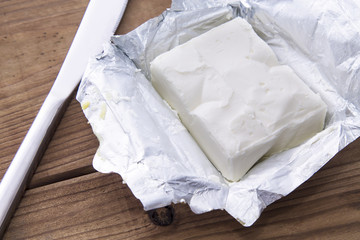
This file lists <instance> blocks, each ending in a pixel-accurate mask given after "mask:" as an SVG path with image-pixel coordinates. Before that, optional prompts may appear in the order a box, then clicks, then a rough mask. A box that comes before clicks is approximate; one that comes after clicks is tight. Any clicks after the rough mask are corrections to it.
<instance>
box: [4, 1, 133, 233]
mask: <svg viewBox="0 0 360 240" xmlns="http://www.w3.org/2000/svg"><path fill="white" fill-rule="evenodd" d="M127 2H128V0H91V1H90V2H89V4H88V6H87V8H86V11H85V14H84V16H83V19H82V20H81V23H80V25H79V28H78V30H77V32H76V34H75V37H74V40H73V42H72V44H71V46H70V49H69V51H68V53H67V55H66V58H65V60H64V63H63V65H62V66H61V69H60V71H59V73H58V76H57V77H56V79H55V82H54V84H53V86H52V88H51V90H50V92H49V94H48V96H47V97H46V99H45V101H44V103H43V105H42V106H41V108H40V110H39V112H38V114H37V116H36V118H35V119H34V121H33V123H32V125H31V127H30V129H29V131H28V133H27V134H26V136H25V138H24V140H23V142H22V143H21V145H20V147H19V149H18V151H17V153H16V154H15V156H14V158H13V160H12V162H11V164H10V166H9V168H8V169H7V171H6V173H5V175H4V177H3V179H2V181H1V183H0V203H1V204H0V238H1V237H2V236H3V234H4V232H5V229H6V227H7V225H8V223H9V221H10V219H11V216H12V214H13V212H14V211H15V208H16V206H17V205H18V202H19V201H20V199H21V196H22V194H23V192H24V190H25V187H26V184H27V180H28V178H29V177H31V176H32V172H33V170H34V169H35V167H36V166H37V163H38V160H39V158H40V156H41V155H42V153H43V151H44V149H46V145H47V144H46V143H47V142H48V140H49V138H50V137H51V135H52V133H53V132H54V128H55V127H56V125H57V124H56V122H58V120H59V119H60V118H61V117H62V113H63V112H64V108H66V102H67V101H68V99H69V98H70V96H71V94H72V92H73V91H74V90H75V88H76V86H77V85H78V83H79V81H80V79H81V77H82V75H83V73H84V71H85V68H86V65H87V62H88V59H89V58H90V57H92V56H95V55H97V54H99V53H101V50H102V44H103V43H105V42H106V41H109V40H110V37H111V36H112V35H113V34H114V32H115V31H116V29H117V27H118V25H119V23H120V20H121V18H122V16H123V14H124V11H125V8H126V5H127Z"/></svg>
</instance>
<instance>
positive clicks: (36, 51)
mask: <svg viewBox="0 0 360 240" xmlns="http://www.w3.org/2000/svg"><path fill="white" fill-rule="evenodd" d="M87 3H88V1H86V0H81V1H79V0H68V1H62V0H49V1H43V0H34V1H25V0H23V1H21V0H15V1H1V2H0V53H1V58H0V66H1V71H0V136H1V138H0V178H2V176H3V175H4V173H5V170H6V169H7V167H8V166H9V164H10V161H11V160H12V158H13V156H14V155H15V153H16V151H17V149H18V147H19V145H20V143H21V142H22V140H23V138H24V137H25V134H26V133H27V131H28V129H29V127H30V125H31V123H32V121H33V119H34V118H35V116H36V114H37V112H38V110H39V109H40V106H41V104H42V103H43V101H44V100H45V97H46V96H47V94H48V92H49V90H50V88H51V86H52V84H53V82H54V80H55V78H56V76H57V73H58V72H59V70H60V67H61V64H62V62H63V61H64V58H65V56H66V53H67V51H68V49H69V47H70V44H71V42H72V39H73V37H74V35H75V32H76V29H77V27H78V25H79V23H80V21H81V18H82V15H83V13H84V11H85V8H86V6H87Z"/></svg>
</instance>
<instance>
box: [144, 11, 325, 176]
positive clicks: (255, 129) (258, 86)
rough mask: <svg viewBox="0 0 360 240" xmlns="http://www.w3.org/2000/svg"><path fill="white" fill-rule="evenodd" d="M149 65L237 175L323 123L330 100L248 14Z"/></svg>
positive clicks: (219, 162)
mask: <svg viewBox="0 0 360 240" xmlns="http://www.w3.org/2000/svg"><path fill="white" fill-rule="evenodd" d="M150 71H151V81H152V84H153V86H154V88H155V89H156V90H157V91H158V93H159V94H160V95H161V96H162V97H163V98H164V99H165V100H166V101H167V102H168V103H169V105H170V106H171V107H172V108H174V109H175V110H176V111H177V112H178V114H179V117H180V119H181V121H182V122H183V124H184V125H185V127H186V128H187V129H188V130H189V132H190V134H191V135H192V136H193V138H194V139H195V140H196V141H197V143H198V144H199V146H200V147H201V149H202V150H203V151H204V153H205V154H206V155H207V157H208V158H209V160H210V161H211V162H212V163H213V165H214V166H215V167H216V168H217V169H218V170H219V171H220V172H221V173H222V175H223V176H224V177H225V178H226V179H228V180H230V181H238V180H239V179H241V177H243V176H244V175H245V174H246V172H247V171H248V170H249V169H250V168H251V167H252V166H253V165H254V164H255V163H256V162H257V161H258V160H259V159H260V158H261V157H263V156H264V155H270V154H273V153H277V152H281V151H284V150H286V149H289V148H292V147H295V146H297V145H299V144H301V143H303V142H304V141H305V140H307V139H308V138H310V137H312V136H314V135H315V134H316V133H317V132H319V131H321V130H322V129H323V125H324V119H325V115H326V105H325V103H324V102H323V101H322V100H321V98H320V97H319V96H318V95H317V94H315V93H314V92H312V91H311V90H310V89H309V87H308V86H307V85H306V84H305V83H304V82H303V81H302V80H301V79H300V78H299V77H298V76H297V75H296V74H295V73H294V72H293V71H292V69H291V68H290V67H288V66H286V65H280V64H279V63H278V61H277V58H276V56H275V54H274V53H273V51H272V50H271V48H270V47H269V46H268V45H267V44H266V43H265V42H264V41H263V40H262V39H261V38H259V37H258V36H257V35H256V33H255V32H254V30H253V29H252V27H251V26H250V25H249V24H248V23H247V22H246V21H245V20H243V19H241V18H235V19H233V20H231V21H229V22H227V23H224V24H222V25H220V26H218V27H216V28H213V29H212V30H210V31H208V32H206V33H204V34H202V35H200V36H198V37H196V38H193V39H191V40H189V41H188V42H186V43H184V44H182V45H179V46H177V47H175V48H173V49H172V50H170V51H168V52H165V53H163V54H161V55H160V56H158V57H156V58H155V59H154V60H153V61H152V63H151V66H150Z"/></svg>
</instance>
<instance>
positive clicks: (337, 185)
mask: <svg viewBox="0 0 360 240" xmlns="http://www.w3.org/2000/svg"><path fill="white" fill-rule="evenodd" d="M359 149H360V141H356V142H355V143H353V144H351V145H350V146H349V147H347V148H346V149H345V150H344V151H342V152H341V153H339V154H338V155H337V156H336V157H335V158H333V159H332V160H331V162H330V163H329V164H328V165H327V166H326V167H325V168H324V169H322V170H320V171H319V172H317V173H316V174H315V175H314V176H313V177H312V178H311V179H310V180H309V181H307V182H306V183H304V184H303V185H302V186H301V187H300V188H298V189H297V190H296V191H294V192H293V193H291V194H290V195H289V196H287V197H285V198H283V199H281V200H279V201H278V202H275V203H274V204H272V205H270V207H268V208H267V209H266V210H265V211H264V213H263V214H262V216H261V218H260V219H259V220H258V221H257V222H256V223H255V224H254V225H253V226H252V227H250V228H245V227H242V226H241V225H240V223H238V222H237V221H235V219H233V218H232V217H231V216H229V215H228V214H227V213H226V212H224V211H213V212H209V213H205V214H201V215H196V214H194V213H192V212H191V211H190V209H189V208H188V206H187V205H183V204H178V205H175V206H174V208H175V220H174V222H173V223H172V224H171V225H170V226H167V227H159V226H156V225H154V224H152V223H151V221H150V220H149V218H148V216H147V214H146V213H145V212H144V211H143V210H142V205H141V203H140V202H139V201H138V200H137V199H136V198H135V197H134V196H133V195H132V193H131V191H130V190H129V188H128V187H127V186H126V185H123V184H122V183H121V182H122V181H121V178H120V176H118V175H115V174H110V175H106V174H100V173H92V174H88V175H84V176H81V177H78V178H73V179H70V180H66V181H62V182H58V183H55V184H50V185H46V186H43V187H38V188H35V189H31V190H28V191H27V192H26V194H25V196H24V198H23V200H22V202H21V204H20V207H19V208H18V210H17V212H16V214H15V216H14V218H13V220H12V222H11V225H10V227H9V229H8V231H7V233H6V235H5V238H4V239H24V238H25V237H26V238H27V239H350V240H351V239H354V240H355V239H359V237H360V228H359V226H360V203H359V199H360V188H359V186H358V184H357V183H359V180H360V173H359V170H360V154H359V153H360V150H359ZM354 162H355V164H354ZM354 169H355V171H353V170H354ZM334 176H335V177H334Z"/></svg>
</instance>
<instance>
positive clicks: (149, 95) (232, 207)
mask: <svg viewBox="0 0 360 240" xmlns="http://www.w3.org/2000/svg"><path fill="white" fill-rule="evenodd" d="M359 12H360V4H359V2H355V1H351V0H343V1H329V0H326V1H325V0H318V1H314V2H307V1H303V0H293V1H286V0H279V1H266V0H253V1H251V0H248V1H246V0H243V1H225V0H223V1H221V0H208V1H203V0H174V1H173V3H172V7H171V8H170V9H168V10H166V11H165V12H164V13H162V14H161V15H160V16H158V17H156V18H153V19H151V20H149V21H147V22H146V23H144V24H143V25H141V26H140V27H138V28H137V29H135V30H134V31H132V32H130V33H128V34H126V35H122V36H114V37H113V38H112V43H107V44H105V46H104V52H103V53H102V54H101V55H100V56H97V57H96V58H95V59H91V60H90V62H89V64H88V67H87V70H86V72H85V74H84V76H83V79H82V81H81V84H80V87H79V90H78V94H77V99H78V101H79V102H80V103H81V105H82V108H83V110H84V113H85V116H86V118H87V119H88V121H89V122H90V124H91V126H92V129H93V132H94V133H95V135H96V136H97V137H98V139H99V142H100V146H99V148H98V150H97V152H96V155H95V157H94V160H93V165H94V167H95V169H97V170H98V171H100V172H104V173H108V172H116V173H119V174H120V175H121V176H122V178H123V180H124V182H126V184H128V186H129V187H130V189H131V191H132V192H133V194H134V195H135V196H136V197H137V198H138V199H140V201H141V202H142V204H143V206H144V209H145V210H150V209H154V208H159V207H163V206H166V205H169V204H171V203H179V202H182V203H184V202H186V203H188V204H189V206H190V207H191V209H192V211H194V212H195V213H203V212H207V211H211V210H214V209H224V210H226V211H227V212H228V213H229V214H231V215H232V216H233V217H234V218H236V219H237V220H238V221H239V222H240V223H241V224H243V225H244V226H251V225H252V224H253V223H254V222H255V221H256V220H257V219H258V218H259V216H260V214H261V212H262V211H263V209H264V208H265V207H266V206H268V205H269V204H271V203H272V202H274V201H276V200H278V199H279V198H281V197H283V196H285V195H287V194H289V193H290V192H291V191H293V190H294V189H295V188H296V187H298V186H299V185H300V184H301V183H303V182H304V181H306V180H307V179H308V178H309V177H311V176H312V175H313V174H314V173H315V172H316V171H318V170H319V169H320V168H321V167H322V166H323V165H324V164H325V163H326V162H328V161H329V160H330V159H331V158H332V157H333V156H334V155H335V154H336V153H337V152H339V151H340V150H341V149H342V148H344V147H345V146H346V145H348V144H349V143H351V142H352V141H353V140H355V139H356V138H357V137H359V135H360V97H359V92H360V56H359V55H360V15H359V14H358V13H359ZM238 16H240V17H242V18H245V19H246V20H247V21H248V22H249V23H250V24H251V25H252V26H253V28H254V29H255V31H256V32H257V33H258V35H259V36H260V37H261V38H263V39H264V40H265V41H266V42H267V43H268V44H269V45H270V47H271V48H272V49H273V50H274V52H275V53H276V55H277V56H278V58H279V61H280V62H281V63H284V64H288V65H289V66H290V67H291V68H293V69H294V71H295V72H296V73H297V74H298V75H299V76H300V78H302V80H303V81H304V82H305V83H306V84H307V85H308V86H309V87H310V88H311V89H312V90H313V91H314V92H316V93H318V94H319V95H320V96H321V97H322V99H323V100H324V101H325V103H326V104H327V105H328V113H327V116H326V122H325V128H324V130H323V131H322V132H320V133H318V134H317V135H315V136H314V137H313V138H311V139H309V140H308V141H306V142H305V143H303V144H302V145H300V146H298V147H295V148H292V149H290V150H287V151H284V152H282V153H279V154H276V155H273V156H271V157H269V158H267V159H262V160H261V161H259V163H257V164H256V165H255V166H254V167H253V168H252V169H251V170H250V171H249V172H248V173H247V174H246V175H245V176H244V177H243V178H242V179H241V180H240V181H238V182H234V183H229V182H227V181H226V180H225V179H223V178H222V176H221V174H220V173H219V172H218V171H217V170H216V169H215V168H214V167H213V165H212V164H211V163H210V161H208V159H207V158H206V156H205V155H204V153H203V152H202V151H201V150H200V148H199V147H198V146H197V144H196V143H195V141H194V140H193V139H192V137H191V136H190V135H189V133H188V132H187V130H186V129H185V128H184V126H183V125H182V124H181V122H180V120H179V118H178V117H177V114H176V112H174V111H173V110H171V108H170V107H169V106H168V105H167V104H166V102H164V101H163V100H162V99H161V97H159V95H158V94H157V92H156V91H155V90H154V88H153V87H152V86H151V83H150V81H149V77H150V74H149V63H150V62H151V61H152V60H153V59H154V58H155V57H156V56H157V55H159V54H161V53H163V52H165V51H168V50H170V49H171V48H173V47H175V46H177V45H179V44H182V43H184V42H186V41H187V40H189V39H191V38H193V37H195V36H198V35H200V34H202V33H204V32H206V31H207V30H209V29H211V28H213V27H215V26H218V25H220V24H222V23H224V22H226V21H229V20H230V19H232V18H235V17H238Z"/></svg>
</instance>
